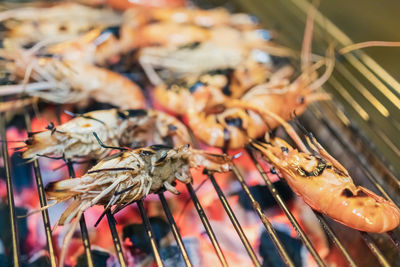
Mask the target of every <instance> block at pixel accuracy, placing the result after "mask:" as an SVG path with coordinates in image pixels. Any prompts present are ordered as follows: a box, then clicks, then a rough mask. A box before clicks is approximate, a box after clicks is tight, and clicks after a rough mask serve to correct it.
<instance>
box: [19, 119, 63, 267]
mask: <svg viewBox="0 0 400 267" xmlns="http://www.w3.org/2000/svg"><path fill="white" fill-rule="evenodd" d="M25 124H26V129H27V131H28V132H31V131H32V129H31V119H30V117H29V115H28V113H27V112H26V113H25ZM33 170H34V172H35V180H36V186H37V190H38V195H39V201H40V207H41V208H43V207H45V206H47V200H46V194H45V193H44V187H43V180H42V174H41V173H40V167H39V161H38V160H34V161H33ZM41 213H42V218H43V224H44V231H45V234H46V241H47V250H48V252H49V257H50V265H51V266H52V267H55V266H57V263H56V256H55V253H54V247H53V240H52V238H51V232H52V231H51V224H50V218H49V211H48V210H47V209H43V210H42V211H41Z"/></svg>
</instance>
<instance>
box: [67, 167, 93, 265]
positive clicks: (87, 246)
mask: <svg viewBox="0 0 400 267" xmlns="http://www.w3.org/2000/svg"><path fill="white" fill-rule="evenodd" d="M67 167H68V173H69V176H70V177H71V178H75V170H74V166H73V163H72V161H70V160H67ZM79 226H80V228H81V234H82V243H83V247H84V249H85V255H86V260H87V264H88V267H93V266H94V265H93V257H92V251H91V250H90V240H89V233H88V230H87V226H86V221H85V215H84V214H82V216H81V218H80V220H79Z"/></svg>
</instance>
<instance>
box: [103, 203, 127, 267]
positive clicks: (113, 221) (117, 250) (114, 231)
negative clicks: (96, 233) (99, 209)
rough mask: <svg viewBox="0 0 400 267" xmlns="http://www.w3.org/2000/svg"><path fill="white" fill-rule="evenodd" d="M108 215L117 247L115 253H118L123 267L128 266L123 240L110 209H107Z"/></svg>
mask: <svg viewBox="0 0 400 267" xmlns="http://www.w3.org/2000/svg"><path fill="white" fill-rule="evenodd" d="M106 216H107V221H108V226H109V227H110V231H111V236H112V239H113V243H114V247H115V253H116V254H117V258H118V261H119V264H120V265H121V267H126V263H125V259H124V253H123V251H122V246H121V242H120V240H119V236H118V232H117V227H116V226H115V218H114V216H113V215H112V214H111V211H110V209H107V210H106Z"/></svg>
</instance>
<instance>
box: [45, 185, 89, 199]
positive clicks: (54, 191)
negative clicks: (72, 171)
mask: <svg viewBox="0 0 400 267" xmlns="http://www.w3.org/2000/svg"><path fill="white" fill-rule="evenodd" d="M80 180H81V179H65V180H60V181H57V182H51V183H48V184H47V186H46V188H45V191H46V195H47V196H48V198H49V199H55V200H57V201H58V202H60V201H62V200H63V199H70V198H73V197H74V196H76V195H77V193H76V192H75V191H74V190H73V188H74V187H76V186H79V185H80V184H81V181H80Z"/></svg>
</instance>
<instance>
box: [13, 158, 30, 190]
mask: <svg viewBox="0 0 400 267" xmlns="http://www.w3.org/2000/svg"><path fill="white" fill-rule="evenodd" d="M11 178H12V180H13V181H14V185H15V189H16V190H17V192H19V193H21V191H22V189H24V188H30V187H32V185H33V177H32V164H31V163H27V160H25V159H23V158H22V152H19V151H16V152H14V153H13V154H12V156H11Z"/></svg>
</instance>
